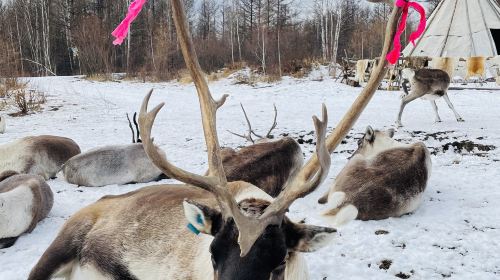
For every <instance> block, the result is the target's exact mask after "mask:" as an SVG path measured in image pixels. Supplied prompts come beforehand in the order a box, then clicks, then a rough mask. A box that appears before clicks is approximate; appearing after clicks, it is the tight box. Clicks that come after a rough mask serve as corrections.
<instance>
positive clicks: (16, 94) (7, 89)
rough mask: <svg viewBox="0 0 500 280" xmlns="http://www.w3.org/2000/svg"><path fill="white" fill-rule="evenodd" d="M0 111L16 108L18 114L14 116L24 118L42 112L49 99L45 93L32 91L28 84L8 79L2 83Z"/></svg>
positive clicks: (0, 82) (0, 85) (0, 88)
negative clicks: (43, 105)
mask: <svg viewBox="0 0 500 280" xmlns="http://www.w3.org/2000/svg"><path fill="white" fill-rule="evenodd" d="M0 97H1V98H2V100H0V110H6V109H8V108H9V107H14V108H15V109H16V111H17V112H16V113H14V114H11V115H12V116H24V115H27V114H30V113H33V112H37V111H40V110H41V109H42V104H45V102H46V101H47V98H46V96H45V93H44V92H41V91H39V90H36V89H30V88H29V87H28V82H22V81H21V80H19V79H17V78H8V79H4V80H1V81H0Z"/></svg>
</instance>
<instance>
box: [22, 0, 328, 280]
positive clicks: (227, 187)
mask: <svg viewBox="0 0 500 280" xmlns="http://www.w3.org/2000/svg"><path fill="white" fill-rule="evenodd" d="M172 8H173V16H174V19H175V25H176V27H177V34H178V37H179V40H180V45H181V49H182V51H183V54H184V58H185V60H186V65H187V66H188V68H189V69H190V72H191V75H192V77H193V81H194V82H195V84H196V88H197V91H198V97H199V100H200V108H201V113H202V120H203V121H202V123H203V128H204V133H205V140H206V144H207V155H208V165H209V172H208V175H207V176H200V175H196V174H193V173H190V172H188V171H185V170H182V169H180V168H178V167H176V166H174V165H173V164H171V163H170V162H169V161H168V160H167V159H166V158H165V156H164V155H162V154H161V153H159V152H158V150H157V149H156V147H155V146H154V144H153V141H152V140H151V129H152V126H153V123H154V119H155V117H156V115H157V113H158V112H159V110H160V109H161V106H162V105H160V106H157V107H156V108H154V109H153V110H152V111H151V112H148V111H147V105H148V102H149V98H150V96H151V93H150V94H148V95H147V96H146V98H145V100H144V102H143V105H142V107H141V112H140V115H139V128H140V133H141V138H142V141H143V144H144V148H145V150H146V153H147V154H148V156H149V157H150V158H151V160H152V161H153V162H154V163H155V165H156V166H158V168H160V169H161V170H162V171H163V172H164V173H165V174H167V175H168V176H170V177H171V178H174V179H177V180H179V181H181V182H183V183H185V184H187V185H163V186H156V187H147V188H143V189H140V190H137V191H134V192H131V193H127V194H124V195H118V196H108V197H104V198H102V199H101V200H99V201H98V202H96V203H94V204H92V205H90V206H88V207H87V208H84V209H82V210H80V211H79V212H78V213H76V214H75V215H73V217H72V218H70V219H69V220H68V221H67V222H66V224H65V225H64V227H63V229H62V230H61V232H60V233H59V235H58V236H57V237H56V239H55V240H54V242H53V243H52V244H51V245H50V247H49V248H48V249H47V251H46V252H45V253H44V254H43V256H42V257H41V259H40V260H39V262H38V263H37V264H36V266H35V267H34V268H33V270H32V271H31V273H30V275H29V278H28V279H30V280H34V279H37V280H40V279H49V278H51V277H57V276H62V277H67V278H71V279H106V278H107V279H109V278H111V279H207V278H208V279H240V280H249V279H255V280H260V279H288V280H290V279H307V277H308V273H307V269H306V265H305V260H304V259H303V258H302V256H301V255H300V252H312V251H314V250H316V249H318V248H321V247H322V246H324V245H326V244H327V241H328V240H329V239H330V238H332V237H333V235H334V234H335V230H334V229H332V228H323V227H314V226H308V225H304V224H295V223H292V222H291V221H290V220H288V219H287V218H286V217H285V213H286V211H287V209H288V208H289V206H290V205H291V204H292V203H293V202H294V201H295V200H296V199H297V198H299V197H304V196H306V195H307V194H309V193H310V192H312V191H314V190H315V189H316V188H317V187H318V186H319V185H320V184H321V183H322V182H323V181H324V180H325V178H326V176H327V174H328V171H329V167H330V155H329V151H328V150H327V148H326V146H325V134H326V128H327V119H328V118H327V113H326V108H325V107H323V119H322V121H320V120H319V119H317V118H314V123H315V127H316V136H317V146H316V153H315V155H314V158H313V160H311V161H310V164H308V165H305V166H304V167H303V168H302V169H301V170H300V171H299V172H297V175H296V176H295V177H294V178H290V179H289V180H287V184H286V187H285V190H284V191H283V192H281V193H280V195H279V196H278V197H277V198H276V199H275V200H273V199H272V198H271V197H270V196H269V195H267V194H266V193H265V192H263V191H262V190H260V189H258V188H257V187H255V186H253V185H251V184H249V183H246V182H242V181H237V182H228V181H227V177H226V176H225V173H224V167H223V165H222V160H221V152H220V150H221V149H220V146H219V141H218V137H217V132H216V125H215V123H216V111H217V108H219V107H220V106H222V105H223V103H224V100H225V98H223V99H221V100H219V101H214V100H213V98H212V96H211V94H210V91H209V89H208V85H207V82H206V80H205V78H204V76H203V74H202V71H201V67H200V66H199V63H198V61H197V59H196V54H195V51H194V45H193V42H192V39H191V36H190V35H189V28H188V24H187V21H186V15H185V12H184V10H183V8H182V2H181V1H180V0H172ZM186 199H189V201H187V200H186ZM194 200H196V202H194ZM217 206H218V208H217ZM183 216H185V217H186V218H187V220H188V221H189V226H188V227H189V228H190V229H191V230H192V231H193V232H195V233H204V235H202V236H200V237H195V236H194V235H189V234H187V230H186V229H185V227H184V226H183V225H182V224H183V223H184V221H183V220H184V219H183Z"/></svg>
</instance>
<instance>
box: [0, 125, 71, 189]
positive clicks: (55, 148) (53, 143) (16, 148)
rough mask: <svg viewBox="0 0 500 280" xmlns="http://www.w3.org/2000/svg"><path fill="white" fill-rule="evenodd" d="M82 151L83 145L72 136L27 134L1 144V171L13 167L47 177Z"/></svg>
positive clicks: (55, 172) (50, 176) (25, 172)
mask: <svg viewBox="0 0 500 280" xmlns="http://www.w3.org/2000/svg"><path fill="white" fill-rule="evenodd" d="M79 153H80V147H79V146H78V145H77V144H76V143H75V142H74V141H73V140H71V139H69V138H65V137H58V136H50V135H42V136H28V137H24V138H21V139H19V140H17V141H14V142H11V143H7V144H3V145H0V173H1V172H4V171H7V170H12V171H16V172H18V173H24V174H34V175H40V176H42V177H43V178H45V180H48V179H50V178H54V177H55V176H56V174H57V173H58V172H59V171H60V170H61V166H62V165H63V164H64V163H65V162H66V161H67V160H68V159H69V158H71V157H73V156H75V155H77V154H79Z"/></svg>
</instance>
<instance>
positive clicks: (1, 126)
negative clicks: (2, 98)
mask: <svg viewBox="0 0 500 280" xmlns="http://www.w3.org/2000/svg"><path fill="white" fill-rule="evenodd" d="M5 127H6V124H5V117H2V116H0V134H3V133H5Z"/></svg>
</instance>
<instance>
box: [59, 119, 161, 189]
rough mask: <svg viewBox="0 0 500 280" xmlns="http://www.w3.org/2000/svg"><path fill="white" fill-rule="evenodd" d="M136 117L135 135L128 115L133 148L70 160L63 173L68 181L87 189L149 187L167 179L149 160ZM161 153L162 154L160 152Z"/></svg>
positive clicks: (122, 147) (105, 149)
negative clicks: (151, 183)
mask: <svg viewBox="0 0 500 280" xmlns="http://www.w3.org/2000/svg"><path fill="white" fill-rule="evenodd" d="M136 115H137V113H134V116H133V121H134V124H135V125H136V130H137V138H136V137H135V135H136V132H135V131H134V129H133V128H132V123H131V122H130V118H129V116H128V114H127V120H128V123H129V127H130V129H131V130H132V144H129V145H110V146H104V147H100V148H96V149H92V150H90V151H88V152H86V153H82V154H79V155H78V156H75V157H73V158H71V159H70V160H68V161H67V162H66V164H64V167H63V169H62V171H63V174H64V177H65V179H66V181H68V182H69V183H71V184H75V185H79V186H86V187H102V186H106V185H113V184H118V185H124V184H131V183H148V182H152V181H158V180H161V179H165V178H167V177H166V176H165V175H164V174H163V173H162V172H161V171H160V169H158V168H157V167H156V166H155V165H154V164H153V163H152V162H151V160H150V159H149V158H148V156H147V155H146V153H145V152H144V147H143V145H142V141H141V139H140V133H139V127H138V125H137V121H136ZM157 149H158V151H159V153H162V154H164V153H163V151H161V150H160V148H158V147H157Z"/></svg>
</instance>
